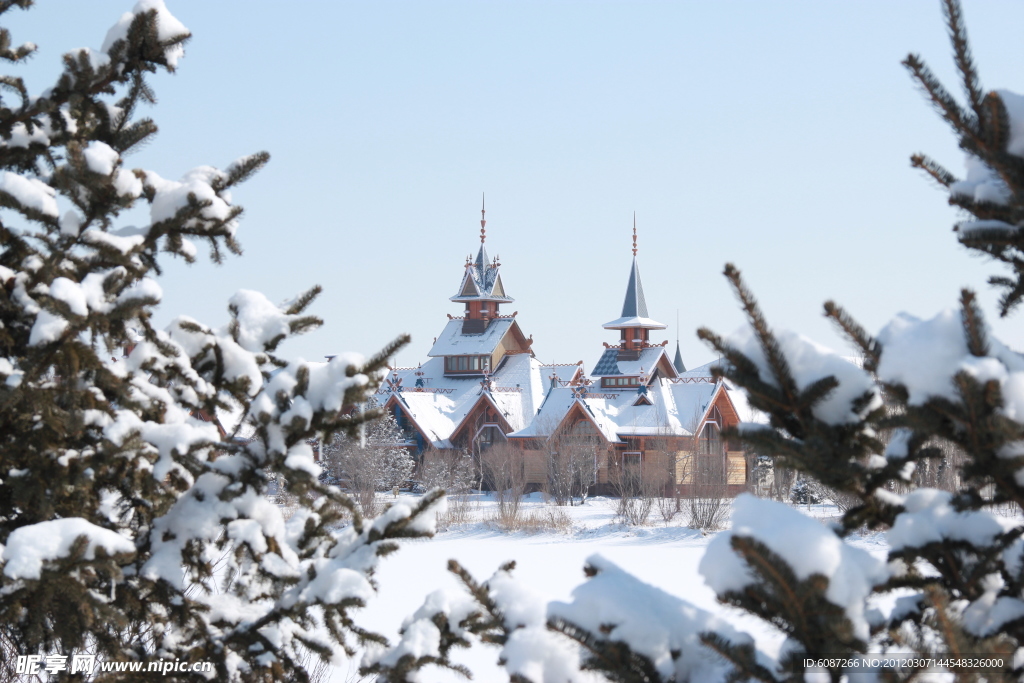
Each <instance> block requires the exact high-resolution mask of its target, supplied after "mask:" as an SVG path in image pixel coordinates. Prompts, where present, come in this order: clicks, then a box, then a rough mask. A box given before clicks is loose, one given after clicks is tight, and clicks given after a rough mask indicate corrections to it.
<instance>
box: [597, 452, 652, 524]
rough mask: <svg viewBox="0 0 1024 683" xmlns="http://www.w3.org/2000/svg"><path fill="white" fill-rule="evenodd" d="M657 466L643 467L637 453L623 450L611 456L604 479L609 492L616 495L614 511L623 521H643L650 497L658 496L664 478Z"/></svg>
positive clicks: (648, 508)
mask: <svg viewBox="0 0 1024 683" xmlns="http://www.w3.org/2000/svg"><path fill="white" fill-rule="evenodd" d="M657 469H658V468H656V467H653V466H646V467H645V463H643V462H642V458H641V456H640V455H639V454H630V453H624V454H619V455H617V456H613V458H611V462H609V467H608V483H609V485H610V487H611V490H612V494H613V495H615V496H618V505H617V507H616V510H615V514H616V516H617V517H618V518H619V519H620V520H621V521H622V523H623V524H628V525H630V526H643V525H645V524H647V519H648V518H649V517H650V516H651V508H652V507H653V505H654V499H655V498H656V497H660V494H661V489H662V488H664V478H663V476H662V474H661V472H659V471H657Z"/></svg>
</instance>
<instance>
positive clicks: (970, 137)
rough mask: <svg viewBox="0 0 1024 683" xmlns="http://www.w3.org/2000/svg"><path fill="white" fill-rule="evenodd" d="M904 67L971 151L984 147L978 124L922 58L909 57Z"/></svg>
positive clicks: (904, 61) (904, 62)
mask: <svg viewBox="0 0 1024 683" xmlns="http://www.w3.org/2000/svg"><path fill="white" fill-rule="evenodd" d="M903 66H905V67H906V68H907V70H908V71H910V73H911V75H912V76H913V78H914V80H915V81H917V84H918V85H919V86H920V87H921V89H922V90H923V91H924V93H925V94H926V95H927V96H928V98H929V99H930V100H931V101H932V104H933V105H934V106H935V109H936V110H937V111H938V112H939V114H941V115H942V118H944V119H946V121H948V122H949V124H950V125H951V126H953V128H954V129H955V130H956V131H957V132H958V133H959V134H960V135H962V136H963V137H964V140H965V141H967V142H968V144H969V149H970V150H971V151H977V150H979V149H981V147H982V146H983V141H982V140H981V139H980V137H979V134H978V123H977V121H976V120H974V119H973V118H972V117H971V116H970V115H969V114H967V112H965V111H964V110H963V109H962V108H961V107H960V105H959V104H958V103H957V101H956V100H955V99H954V98H953V96H952V95H950V94H949V92H948V91H947V90H946V89H945V88H944V87H943V86H942V83H941V82H940V81H939V79H937V78H936V77H935V74H933V73H932V72H931V69H929V68H928V67H927V66H925V64H924V62H922V61H921V58H920V57H918V56H917V55H913V54H911V55H907V58H906V59H905V60H903Z"/></svg>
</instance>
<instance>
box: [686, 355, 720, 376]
mask: <svg viewBox="0 0 1024 683" xmlns="http://www.w3.org/2000/svg"><path fill="white" fill-rule="evenodd" d="M721 362H722V361H721V360H713V361H711V362H710V363H705V364H704V365H698V366H697V367H695V368H692V369H690V370H687V371H686V372H680V373H679V376H680V377H682V378H684V379H689V378H696V377H711V370H712V368H715V367H717V366H718V364H719V363H721Z"/></svg>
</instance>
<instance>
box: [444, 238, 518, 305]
mask: <svg viewBox="0 0 1024 683" xmlns="http://www.w3.org/2000/svg"><path fill="white" fill-rule="evenodd" d="M499 265H500V264H498V262H497V260H495V261H490V262H489V261H488V260H487V250H486V249H484V245H483V244H481V245H480V251H479V252H478V253H477V255H476V260H474V261H472V262H470V263H467V264H466V272H465V274H463V276H462V281H461V282H460V283H459V291H458V292H457V293H456V294H455V296H453V297H451V298H450V301H474V300H480V299H484V300H487V301H501V302H512V301H515V299H513V298H512V297H510V296H508V295H507V294H506V293H505V287H504V285H503V284H502V282H501V276H500V275H499V274H498V267H499Z"/></svg>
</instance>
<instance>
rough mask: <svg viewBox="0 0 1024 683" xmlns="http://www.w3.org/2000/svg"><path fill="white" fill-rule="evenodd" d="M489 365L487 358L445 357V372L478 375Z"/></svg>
mask: <svg viewBox="0 0 1024 683" xmlns="http://www.w3.org/2000/svg"><path fill="white" fill-rule="evenodd" d="M488 365H490V358H489V357H488V356H445V357H444V371H445V372H467V373H472V372H476V373H480V372H483V371H484V370H486V369H487V367H488Z"/></svg>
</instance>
